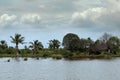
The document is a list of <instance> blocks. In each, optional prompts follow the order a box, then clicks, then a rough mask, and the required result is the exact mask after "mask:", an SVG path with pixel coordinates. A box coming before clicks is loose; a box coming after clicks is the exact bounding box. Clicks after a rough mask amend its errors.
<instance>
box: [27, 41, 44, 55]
mask: <svg viewBox="0 0 120 80" xmlns="http://www.w3.org/2000/svg"><path fill="white" fill-rule="evenodd" d="M30 44H31V45H30V46H29V47H30V48H31V49H32V50H33V54H36V53H37V52H38V51H39V50H41V49H43V45H42V43H41V42H39V41H38V40H35V41H33V42H30Z"/></svg>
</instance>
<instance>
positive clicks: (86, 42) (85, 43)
mask: <svg viewBox="0 0 120 80" xmlns="http://www.w3.org/2000/svg"><path fill="white" fill-rule="evenodd" d="M93 43H94V42H93V41H92V40H91V38H87V39H80V42H79V45H80V51H87V50H88V49H89V47H90V45H91V44H93Z"/></svg>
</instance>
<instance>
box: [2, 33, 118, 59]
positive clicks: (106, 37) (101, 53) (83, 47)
mask: <svg viewBox="0 0 120 80" xmlns="http://www.w3.org/2000/svg"><path fill="white" fill-rule="evenodd" d="M10 38H11V39H12V41H11V42H12V43H14V44H15V45H16V46H15V48H14V47H12V46H9V45H8V44H7V42H6V41H5V40H1V41H0V57H16V56H17V57H18V56H20V57H25V60H26V59H27V57H36V59H39V57H43V58H46V57H52V58H54V59H61V58H66V59H83V58H90V59H94V58H99V59H101V58H107V59H109V58H112V57H120V39H119V38H118V37H116V36H112V35H110V34H107V33H105V34H103V35H102V37H100V38H99V39H98V40H96V41H93V40H92V39H91V38H90V37H88V38H87V39H84V38H79V36H78V35H77V34H74V33H68V34H66V35H65V36H64V37H63V41H62V45H61V44H60V41H59V40H57V39H53V40H49V43H48V44H49V47H48V48H44V47H43V45H42V42H40V41H39V40H34V41H33V42H29V43H30V44H29V47H27V46H25V47H24V48H23V49H19V48H18V45H19V44H23V43H25V42H24V37H22V35H21V34H15V36H14V37H12V36H11V37H10ZM60 46H63V48H60ZM14 53H16V55H15V54H14Z"/></svg>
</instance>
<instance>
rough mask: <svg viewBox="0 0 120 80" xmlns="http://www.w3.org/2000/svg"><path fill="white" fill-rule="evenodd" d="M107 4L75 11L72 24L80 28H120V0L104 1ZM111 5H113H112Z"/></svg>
mask: <svg viewBox="0 0 120 80" xmlns="http://www.w3.org/2000/svg"><path fill="white" fill-rule="evenodd" d="M101 1H102V0H101ZM103 2H104V4H105V6H102V5H101V6H102V7H94V8H89V9H86V10H84V11H82V12H78V11H77V12H74V13H73V15H72V17H71V21H70V24H71V25H72V26H74V27H80V28H98V29H101V30H111V31H112V30H113V29H114V30H119V29H120V27H119V26H120V21H119V19H120V9H119V8H120V6H119V3H120V2H118V1H113V0H106V1H103ZM110 5H111V6H110Z"/></svg>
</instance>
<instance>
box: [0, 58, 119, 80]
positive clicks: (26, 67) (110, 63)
mask: <svg viewBox="0 0 120 80" xmlns="http://www.w3.org/2000/svg"><path fill="white" fill-rule="evenodd" d="M8 59H10V62H7V60H8ZM0 80H120V58H116V59H111V60H99V59H93V60H89V59H86V60H64V59H61V60H54V59H52V58H47V59H42V58H40V59H39V60H36V59H35V58H28V60H27V61H24V60H23V58H19V59H15V58H0Z"/></svg>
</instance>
